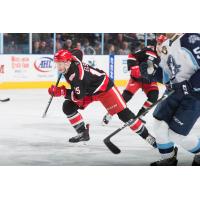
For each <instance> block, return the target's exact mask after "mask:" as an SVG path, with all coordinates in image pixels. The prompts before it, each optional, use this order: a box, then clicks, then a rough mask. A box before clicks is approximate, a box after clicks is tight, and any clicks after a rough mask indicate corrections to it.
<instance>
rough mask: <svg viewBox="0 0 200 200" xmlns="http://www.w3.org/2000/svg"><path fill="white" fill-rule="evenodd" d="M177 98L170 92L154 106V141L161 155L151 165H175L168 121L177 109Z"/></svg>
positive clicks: (175, 151)
mask: <svg viewBox="0 0 200 200" xmlns="http://www.w3.org/2000/svg"><path fill="white" fill-rule="evenodd" d="M178 106H179V99H178V96H177V95H176V94H172V95H171V96H170V97H168V98H167V99H166V100H164V101H163V102H161V103H159V104H158V106H157V107H156V109H155V111H154V113H153V116H154V132H155V134H156V143H157V147H158V150H159V153H160V156H161V160H159V161H157V162H154V163H152V164H151V165H176V164H177V159H176V155H177V148H174V143H173V142H172V140H171V139H170V138H169V123H170V121H171V119H172V117H173V115H174V112H175V111H176V110H177V109H178Z"/></svg>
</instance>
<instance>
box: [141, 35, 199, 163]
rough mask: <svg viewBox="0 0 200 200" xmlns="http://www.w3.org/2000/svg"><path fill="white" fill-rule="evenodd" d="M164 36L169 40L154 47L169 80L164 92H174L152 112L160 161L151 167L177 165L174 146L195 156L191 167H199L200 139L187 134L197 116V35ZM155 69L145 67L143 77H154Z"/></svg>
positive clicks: (176, 150)
mask: <svg viewBox="0 0 200 200" xmlns="http://www.w3.org/2000/svg"><path fill="white" fill-rule="evenodd" d="M166 36H167V38H168V39H167V40H166V41H164V42H163V43H162V44H158V45H157V52H158V54H159V55H160V58H161V62H160V66H161V67H162V69H163V71H164V72H165V73H166V74H167V75H168V77H169V82H168V83H167V84H166V85H167V90H166V93H167V92H169V91H170V90H174V93H173V94H172V95H170V96H169V97H168V98H167V99H166V100H164V101H163V102H161V103H159V104H158V106H157V107H156V109H155V111H154V113H153V116H154V126H155V127H154V132H155V134H156V142H157V146H158V150H159V152H160V155H161V160H159V161H156V162H154V163H152V164H151V165H153V166H162V165H163V166H170V165H177V163H178V160H177V152H178V148H177V147H175V145H174V144H178V145H180V146H182V147H183V148H184V149H185V150H187V151H189V152H191V153H193V154H194V155H195V156H194V160H193V163H192V165H200V139H199V138H198V137H197V136H195V135H191V134H189V133H190V131H191V129H192V127H193V126H194V124H195V122H196V121H197V119H198V118H199V116H200V34H198V33H186V34H166ZM154 70H155V71H156V68H155V69H153V70H150V69H149V67H148V66H147V70H146V71H145V72H144V71H143V74H145V75H146V76H147V77H149V78H157V77H156V76H155V75H154V74H156V73H154ZM149 72H150V73H149Z"/></svg>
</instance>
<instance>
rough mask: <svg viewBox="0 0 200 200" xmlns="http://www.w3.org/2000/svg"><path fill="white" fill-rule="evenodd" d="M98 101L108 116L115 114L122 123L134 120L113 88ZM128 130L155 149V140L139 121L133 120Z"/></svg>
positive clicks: (133, 116)
mask: <svg viewBox="0 0 200 200" xmlns="http://www.w3.org/2000/svg"><path fill="white" fill-rule="evenodd" d="M99 100H100V101H101V103H102V104H103V105H104V107H105V108H106V109H107V111H108V113H109V114H110V115H114V114H117V115H118V117H119V119H120V120H121V121H123V122H124V123H126V122H128V121H129V120H130V119H133V118H135V115H134V113H133V112H131V111H130V110H129V109H128V108H127V106H126V103H125V101H124V99H123V97H122V96H121V94H120V92H119V91H118V90H117V88H116V87H115V86H114V87H112V88H111V89H110V90H109V91H107V92H106V93H104V94H103V95H102V96H101V97H100V98H99ZM130 128H131V129H132V130H133V131H134V132H136V133H137V134H138V135H140V136H141V137H142V138H143V139H145V140H146V141H147V142H148V143H149V144H151V145H152V146H154V147H156V143H155V138H154V137H153V136H151V134H149V132H148V130H147V128H146V127H145V126H144V125H143V123H142V122H141V120H139V119H137V120H135V121H134V123H133V124H132V125H131V126H130Z"/></svg>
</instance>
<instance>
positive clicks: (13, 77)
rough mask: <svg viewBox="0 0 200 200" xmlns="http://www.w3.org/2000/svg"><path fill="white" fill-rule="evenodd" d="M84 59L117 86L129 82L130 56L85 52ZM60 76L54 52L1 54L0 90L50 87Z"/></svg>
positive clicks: (62, 81)
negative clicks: (128, 62) (102, 71)
mask: <svg viewBox="0 0 200 200" xmlns="http://www.w3.org/2000/svg"><path fill="white" fill-rule="evenodd" d="M84 62H86V63H88V64H89V65H91V66H93V67H97V68H99V69H102V70H104V71H105V72H106V73H107V74H109V76H110V77H111V78H112V79H114V80H115V83H116V85H117V86H125V85H126V84H127V81H128V79H129V72H128V71H127V56H126V55H125V56H113V55H110V56H109V55H85V56H84ZM57 76H58V73H57V70H56V68H55V65H54V63H53V55H16V54H15V55H0V89H20V88H47V87H49V85H51V84H52V82H55V81H56V79H57ZM61 83H64V84H65V81H64V79H62V80H61Z"/></svg>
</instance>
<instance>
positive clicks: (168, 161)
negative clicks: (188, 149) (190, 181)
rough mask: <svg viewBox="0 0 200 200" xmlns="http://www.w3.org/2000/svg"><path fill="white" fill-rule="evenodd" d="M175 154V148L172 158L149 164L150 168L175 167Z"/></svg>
mask: <svg viewBox="0 0 200 200" xmlns="http://www.w3.org/2000/svg"><path fill="white" fill-rule="evenodd" d="M177 153H178V148H177V147H175V148H174V156H173V157H171V158H167V159H163V160H159V161H156V162H153V163H151V166H177V163H178V160H177Z"/></svg>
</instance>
